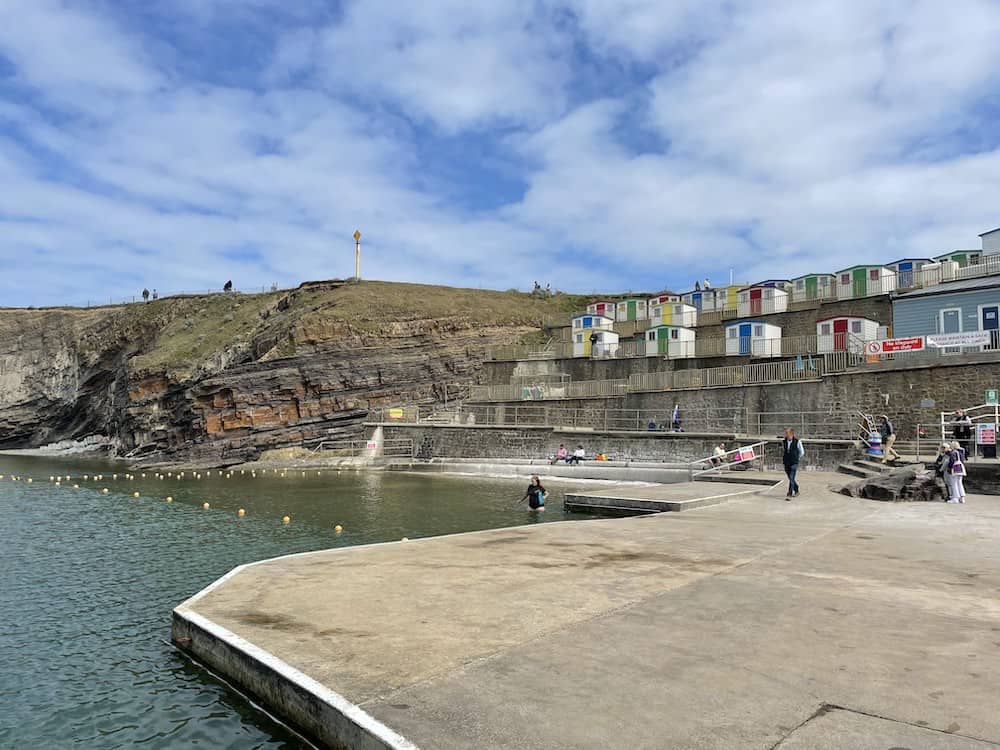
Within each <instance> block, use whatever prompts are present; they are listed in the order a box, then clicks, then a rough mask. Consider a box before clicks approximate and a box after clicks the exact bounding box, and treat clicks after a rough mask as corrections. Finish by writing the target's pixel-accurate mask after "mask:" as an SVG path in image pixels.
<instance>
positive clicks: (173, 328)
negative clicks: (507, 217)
mask: <svg viewBox="0 0 1000 750" xmlns="http://www.w3.org/2000/svg"><path fill="white" fill-rule="evenodd" d="M282 300H284V301H283V302H282ZM279 302H282V304H280V305H279ZM588 302H589V298H588V297H582V296H577V295H567V294H559V295H555V296H552V297H547V296H535V295H532V294H527V293H524V292H517V291H506V292H500V291H491V290H483V289H460V288H452V287H443V286H431V285H424V284H402V283H392V282H382V281H366V282H362V283H360V284H344V285H335V284H307V285H303V286H302V287H299V288H298V289H294V290H291V291H286V292H275V293H266V294H248V295H243V294H228V295H227V294H218V295H211V296H205V297H192V298H178V299H170V298H167V299H162V300H159V301H158V302H155V303H150V304H149V305H145V304H136V305H129V306H128V307H127V308H125V310H124V313H123V314H126V315H129V316H131V317H132V319H133V320H132V322H133V324H135V329H136V330H137V331H139V330H142V331H148V330H152V333H151V335H150V338H151V339H152V340H150V341H148V342H142V344H141V345H140V346H139V347H138V348H139V350H140V353H138V354H137V356H136V357H135V358H134V359H133V362H132V364H133V367H134V368H135V369H136V370H137V371H148V372H156V371H163V370H165V371H167V372H170V373H172V374H173V375H175V376H186V375H191V374H193V373H195V372H197V371H198V370H199V369H202V368H205V367H206V365H207V366H208V367H209V369H212V367H211V365H212V363H213V362H215V361H218V359H219V357H220V355H221V353H223V352H225V351H226V350H232V349H234V348H238V347H240V346H243V345H248V344H249V342H251V341H252V340H253V339H255V338H257V337H264V338H266V339H267V340H269V341H270V340H273V341H274V342H275V348H274V350H273V352H272V355H271V356H276V357H283V356H291V355H293V354H295V352H296V338H295V335H294V331H295V329H296V326H302V327H306V328H311V329H319V330H327V331H330V334H329V335H331V336H344V337H350V336H378V335H379V334H380V333H381V332H384V331H386V330H388V328H389V327H390V326H392V325H398V324H404V325H405V324H406V323H407V322H409V321H421V320H434V321H437V322H439V323H442V324H446V325H450V326H454V327H456V328H496V327H505V328H511V329H518V331H517V337H518V338H519V337H522V336H525V335H527V336H529V337H535V336H537V335H538V334H533V333H532V332H531V331H525V330H524V329H531V328H538V327H539V326H540V325H541V323H542V322H543V321H545V320H550V319H553V318H567V317H568V316H569V314H571V313H572V312H575V311H578V310H581V309H582V308H583V307H584V306H585V305H586V304H587V303H588ZM279 307H281V308H282V309H278V308H279Z"/></svg>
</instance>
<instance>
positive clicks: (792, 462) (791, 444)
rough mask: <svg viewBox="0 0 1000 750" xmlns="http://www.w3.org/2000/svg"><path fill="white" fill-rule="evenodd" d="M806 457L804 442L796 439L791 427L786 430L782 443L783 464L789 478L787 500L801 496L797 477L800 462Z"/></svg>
mask: <svg viewBox="0 0 1000 750" xmlns="http://www.w3.org/2000/svg"><path fill="white" fill-rule="evenodd" d="M804 455H805V448H803V447H802V441H801V440H799V439H798V438H797V437H795V430H793V429H792V428H791V427H789V428H788V429H786V430H785V439H784V440H782V441H781V463H782V464H784V466H785V475H786V476H787V477H788V494H787V495H785V500H791V499H792V498H793V497H798V496H799V483H798V482H797V481H795V477H796V475H797V474H798V472H799V460H800V459H801V458H802V456H804Z"/></svg>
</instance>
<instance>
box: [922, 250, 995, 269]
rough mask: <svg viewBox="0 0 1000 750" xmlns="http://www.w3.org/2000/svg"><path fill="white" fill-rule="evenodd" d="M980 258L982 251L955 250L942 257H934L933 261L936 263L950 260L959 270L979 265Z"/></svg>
mask: <svg viewBox="0 0 1000 750" xmlns="http://www.w3.org/2000/svg"><path fill="white" fill-rule="evenodd" d="M982 257H983V252H982V250H955V251H953V252H950V253H945V254H944V255H937V256H935V257H934V260H936V261H938V262H941V261H945V260H951V261H954V262H955V263H958V267H959V268H965V267H966V266H977V265H979V261H980V259H981V258H982Z"/></svg>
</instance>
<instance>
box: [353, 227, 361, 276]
mask: <svg viewBox="0 0 1000 750" xmlns="http://www.w3.org/2000/svg"><path fill="white" fill-rule="evenodd" d="M354 278H355V279H357V280H358V281H361V232H360V230H357V229H355V230H354Z"/></svg>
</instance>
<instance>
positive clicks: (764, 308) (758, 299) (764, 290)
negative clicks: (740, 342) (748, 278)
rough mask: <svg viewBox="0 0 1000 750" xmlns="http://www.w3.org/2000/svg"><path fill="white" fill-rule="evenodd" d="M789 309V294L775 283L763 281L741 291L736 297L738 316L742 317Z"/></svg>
mask: <svg viewBox="0 0 1000 750" xmlns="http://www.w3.org/2000/svg"><path fill="white" fill-rule="evenodd" d="M789 283H790V282H789ZM787 309H788V292H787V291H786V290H785V289H784V288H782V287H779V286H776V285H775V283H774V282H773V281H762V282H761V283H759V284H754V285H753V286H749V287H747V288H746V289H741V290H740V292H739V294H738V295H737V297H736V314H737V315H739V316H741V317H743V316H751V315H768V314H769V313H780V312H785V311H786V310H787Z"/></svg>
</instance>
